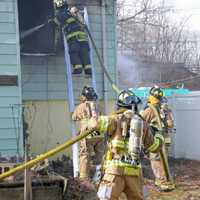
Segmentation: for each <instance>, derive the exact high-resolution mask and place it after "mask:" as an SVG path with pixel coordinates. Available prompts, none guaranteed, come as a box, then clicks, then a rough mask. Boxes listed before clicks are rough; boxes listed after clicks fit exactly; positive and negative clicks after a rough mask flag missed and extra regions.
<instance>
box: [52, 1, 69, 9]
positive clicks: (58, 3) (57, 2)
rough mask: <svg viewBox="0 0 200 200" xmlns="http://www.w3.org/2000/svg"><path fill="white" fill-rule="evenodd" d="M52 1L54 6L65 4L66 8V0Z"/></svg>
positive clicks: (59, 6)
mask: <svg viewBox="0 0 200 200" xmlns="http://www.w3.org/2000/svg"><path fill="white" fill-rule="evenodd" d="M53 2H54V4H55V6H56V8H61V7H63V6H67V8H68V5H67V2H66V0H54V1H53Z"/></svg>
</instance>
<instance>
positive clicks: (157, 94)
mask: <svg viewBox="0 0 200 200" xmlns="http://www.w3.org/2000/svg"><path fill="white" fill-rule="evenodd" d="M149 94H150V95H152V96H154V97H155V98H157V99H159V100H162V98H163V96H164V94H163V91H162V90H161V88H160V87H158V86H154V87H152V88H151V89H150V91H149Z"/></svg>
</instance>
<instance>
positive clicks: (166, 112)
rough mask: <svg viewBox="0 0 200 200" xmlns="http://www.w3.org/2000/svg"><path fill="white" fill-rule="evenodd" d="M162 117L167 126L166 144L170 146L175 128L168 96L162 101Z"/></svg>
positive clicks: (167, 146)
mask: <svg viewBox="0 0 200 200" xmlns="http://www.w3.org/2000/svg"><path fill="white" fill-rule="evenodd" d="M161 119H162V120H163V123H164V126H165V135H164V138H165V146H166V148H167V152H168V148H169V147H170V146H171V137H172V132H173V130H174V117H173V113H172V110H171V109H170V108H169V105H168V100H167V98H166V97H163V98H162V101H161Z"/></svg>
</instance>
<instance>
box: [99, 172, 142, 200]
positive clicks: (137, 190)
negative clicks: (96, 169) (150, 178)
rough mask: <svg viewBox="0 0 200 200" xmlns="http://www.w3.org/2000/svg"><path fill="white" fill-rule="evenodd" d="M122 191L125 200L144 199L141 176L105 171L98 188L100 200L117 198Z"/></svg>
mask: <svg viewBox="0 0 200 200" xmlns="http://www.w3.org/2000/svg"><path fill="white" fill-rule="evenodd" d="M122 193H125V194H126V197H127V200H144V196H143V181H142V176H128V175H114V174H107V173H105V175H104V177H103V179H102V181H101V183H100V187H99V190H98V196H99V198H100V200H105V199H106V200H119V199H120V195H121V194H122Z"/></svg>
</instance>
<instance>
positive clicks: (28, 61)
mask: <svg viewBox="0 0 200 200" xmlns="http://www.w3.org/2000/svg"><path fill="white" fill-rule="evenodd" d="M102 2H104V1H101V0H82V1H77V2H76V3H77V5H78V6H80V5H81V6H82V7H86V8H87V11H88V15H89V22H90V30H91V34H92V36H93V38H94V40H95V43H96V45H97V47H98V50H99V52H100V54H101V56H103V55H104V62H105V63H106V66H107V70H108V71H109V73H110V75H111V77H112V78H113V80H114V81H115V82H116V79H117V73H116V32H115V27H116V26H115V21H116V17H115V11H116V1H115V0H107V1H105V5H102ZM69 3H74V2H73V1H70V2H69ZM52 9H53V5H52V2H50V1H49V0H43V1H42V3H41V0H34V1H29V2H28V3H27V0H18V1H17V0H16V1H11V0H2V1H1V2H0V91H1V92H0V153H1V154H3V155H23V138H24V134H23V120H22V118H23V119H24V122H25V124H24V128H26V125H27V130H28V132H27V133H28V143H29V144H30V152H31V153H33V154H39V153H41V152H43V151H46V150H48V149H51V148H52V147H55V146H56V145H58V144H60V143H63V142H64V141H65V140H66V139H68V138H70V137H71V133H70V128H69V125H70V124H69V122H70V113H69V107H68V97H67V84H66V72H65V59H64V51H63V49H62V48H60V49H59V51H57V52H55V51H53V50H54V46H53V44H54V42H53V41H54V39H55V32H54V30H52V29H51V28H48V27H46V26H44V27H43V28H41V29H40V30H38V31H36V32H34V33H33V34H31V36H28V37H27V38H26V39H24V40H21V42H20V39H19V36H22V35H23V33H24V31H26V30H29V29H31V28H32V27H37V26H38V25H40V24H42V23H44V22H45V20H46V19H47V18H48V17H49V15H51V14H52V13H53V10H52ZM44 14H46V15H44ZM28 38H29V39H28ZM61 45H62V44H61ZM44 47H45V48H44ZM45 51H46V52H45ZM93 60H94V65H95V71H96V73H95V76H96V84H97V93H98V95H99V98H100V101H101V102H104V100H105V99H106V105H107V108H110V107H112V106H111V105H113V100H114V98H115V94H114V92H113V91H112V88H111V86H110V85H109V83H108V81H107V80H106V78H105V76H104V73H103V71H102V69H101V67H100V64H99V62H98V59H97V57H96V55H95V53H94V52H93ZM5 75H9V76H8V77H6V80H9V79H12V80H15V79H17V81H16V84H12V85H11V84H10V83H9V81H7V82H6V83H5V81H4V83H3V84H1V82H3V81H1V79H3V78H4V79H5V77H4V76H5ZM12 82H14V81H12ZM9 84H10V85H9ZM85 84H88V80H87V79H86V78H82V77H75V78H73V86H74V94H75V102H76V103H77V102H78V100H79V94H80V92H81V89H82V87H83V86H84V85H85Z"/></svg>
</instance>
